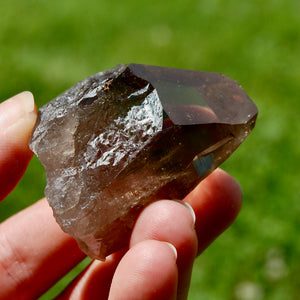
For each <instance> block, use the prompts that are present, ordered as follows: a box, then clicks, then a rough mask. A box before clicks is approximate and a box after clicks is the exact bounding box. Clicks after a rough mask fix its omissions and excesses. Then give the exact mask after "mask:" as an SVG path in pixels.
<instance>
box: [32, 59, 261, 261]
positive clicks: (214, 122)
mask: <svg viewBox="0 0 300 300" xmlns="http://www.w3.org/2000/svg"><path fill="white" fill-rule="evenodd" d="M256 116H257V108H256V106H255V105H254V104H253V102H252V101H251V100H250V99H249V97H248V96H247V94H246V93H245V92H244V91H243V89H242V88H241V87H240V86H239V84H238V83H237V82H236V81H234V80H232V79H230V78H228V77H225V76H223V75H221V74H216V73H207V72H199V71H189V70H180V69H172V68H163V67H155V66H147V65H138V64H130V65H119V66H117V67H116V68H114V69H112V70H109V71H105V72H100V73H98V74H96V75H93V76H90V77H88V78H86V79H84V80H83V81H81V82H79V83H77V84H76V85H75V86H74V87H72V88H71V89H69V90H67V91H66V92H65V93H63V94H62V95H60V96H58V97H57V98H55V99H54V100H52V101H51V102H49V103H48V104H46V105H45V106H43V107H42V108H41V109H40V110H39V118H38V121H37V124H36V127H35V129H34V131H33V133H32V136H31V141H30V147H31V149H32V150H33V151H34V152H35V153H36V154H37V156H38V157H39V159H40V160H41V162H42V163H43V165H44V166H45V169H46V172H47V186H46V189H45V194H46V196H47V198H48V201H49V203H50V205H51V207H52V208H53V212H54V216H55V218H56V220H57V222H58V223H59V224H60V226H61V227H62V229H63V230H64V231H65V232H67V233H69V234H70V235H71V236H73V237H74V238H75V239H76V240H77V242H78V244H79V245H80V247H81V249H82V250H83V251H85V252H86V253H87V254H88V255H89V256H91V257H92V258H98V259H104V258H105V257H106V256H107V255H109V254H111V253H113V252H114V251H116V250H118V249H120V248H122V247H124V246H126V245H127V243H128V239H129V237H130V233H131V230H132V227H133V225H134V222H135V220H136V217H137V215H138V214H139V213H140V212H141V210H142V209H143V207H145V206H146V205H147V204H148V203H150V202H151V201H154V200H158V199H162V198H171V199H181V198H183V197H184V196H185V195H186V194H187V193H188V192H189V191H191V190H192V189H193V188H194V187H195V185H196V184H197V183H198V182H199V181H200V180H202V179H203V178H204V177H206V176H207V175H208V174H209V173H210V172H211V171H212V170H214V169H215V168H216V167H217V166H218V165H220V164H221V163H222V162H223V161H224V160H225V159H226V158H227V157H228V156H229V155H230V154H231V153H232V152H233V151H234V150H235V149H236V148H237V147H238V145H239V144H240V143H241V142H242V141H243V140H244V139H245V138H246V136H247V135H248V134H249V132H250V131H251V130H252V128H253V127H254V124H255V120H256Z"/></svg>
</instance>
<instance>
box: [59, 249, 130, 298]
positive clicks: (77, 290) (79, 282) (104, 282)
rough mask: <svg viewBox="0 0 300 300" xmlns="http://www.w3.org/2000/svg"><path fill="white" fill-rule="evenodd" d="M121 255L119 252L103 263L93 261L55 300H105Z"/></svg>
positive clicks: (122, 253)
mask: <svg viewBox="0 0 300 300" xmlns="http://www.w3.org/2000/svg"><path fill="white" fill-rule="evenodd" d="M123 255H124V251H119V252H117V253H114V254H112V255H110V256H109V257H107V258H106V260H105V261H104V262H103V261H99V260H94V261H93V262H92V263H91V264H90V265H89V266H88V267H87V268H86V269H85V270H84V271H83V272H82V273H81V274H80V275H79V276H78V277H77V278H75V280H74V281H72V282H71V283H70V284H69V285H68V286H67V288H66V289H65V290H64V291H63V292H62V293H61V294H60V295H59V296H58V297H57V298H55V300H63V299H68V300H72V299H74V300H78V299H89V300H93V299H97V300H102V299H103V300H107V299H108V295H109V290H110V285H111V281H112V278H113V275H114V272H115V269H116V268H117V265H118V263H119V261H120V260H121V258H122V256H123Z"/></svg>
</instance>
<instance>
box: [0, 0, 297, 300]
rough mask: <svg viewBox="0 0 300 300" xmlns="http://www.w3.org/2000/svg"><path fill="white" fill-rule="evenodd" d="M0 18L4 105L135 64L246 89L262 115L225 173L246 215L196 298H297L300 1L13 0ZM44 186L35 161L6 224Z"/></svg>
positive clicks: (211, 254)
mask: <svg viewBox="0 0 300 300" xmlns="http://www.w3.org/2000/svg"><path fill="white" fill-rule="evenodd" d="M0 11H1V12H2V13H1V16H0V82H1V85H0V101H2V100H4V99H6V98H8V97H10V96H12V95H13V94H16V93H18V92H20V91H22V90H31V91H32V92H33V93H34V95H35V98H36V102H37V104H38V106H39V107H40V106H41V105H43V104H45V103H46V102H48V101H50V100H51V99H52V98H54V97H55V96H57V95H58V94H59V93H61V92H63V91H64V90H65V89H67V88H68V87H70V86H72V85H73V84H74V83H76V82H77V81H78V80H80V79H83V78H84V77H86V76H88V75H91V74H94V73H96V72H98V71H100V70H105V69H108V68H112V67H114V66H115V65H117V64H119V63H128V62H136V63H145V64H154V65H163V66H170V67H178V68H187V69H195V70H203V71H213V72H220V73H224V74H226V75H228V76H230V77H232V78H234V79H236V80H238V81H239V82H240V83H241V84H242V86H243V87H244V88H245V90H246V91H247V92H248V94H249V96H250V97H251V98H252V99H253V100H254V101H255V102H256V104H257V106H258V108H259V111H260V112H259V118H258V121H257V126H256V128H255V130H254V132H253V133H252V134H251V135H250V137H249V138H248V139H247V141H246V142H245V143H244V144H243V145H242V146H241V147H240V148H239V149H238V151H237V152H236V153H235V154H234V155H233V156H232V157H231V158H230V159H229V160H228V161H227V162H226V163H225V164H224V169H226V170H227V171H229V172H230V173H231V174H232V175H234V176H235V177H236V178H237V179H238V181H239V182H240V183H241V185H242V188H243V191H244V206H243V209H242V212H241V214H240V215H239V217H238V219H237V221H236V222H235V223H234V224H233V226H232V227H231V228H230V229H229V230H228V231H227V232H226V233H225V234H224V235H222V236H221V237H220V238H219V239H218V240H217V241H216V242H215V243H214V244H213V245H212V246H211V247H210V248H209V249H208V250H206V252H205V253H204V254H203V255H202V256H201V257H199V258H198V259H197V261H196V263H195V268H194V273H193V278H192V283H191V292H190V297H189V298H190V299H237V300H243V299H245V300H247V299H251V300H252V299H255V300H256V299H258V300H259V299H272V300H274V299H275V300H277V299H278V300H281V299H282V300H286V299H297V297H299V294H300V290H299V287H300V279H299V273H300V264H299V254H300V242H299V228H300V218H299V215H300V214H299V213H300V185H299V175H300V172H299V170H298V163H299V159H300V143H299V134H300V128H299V127H300V125H299V113H300V102H299V96H300V92H299V79H300V59H299V53H300V18H299V15H300V2H299V1H297V0H294V1H293V0H265V1H261V0H252V1H238V0H227V1H225V0H223V1H222V0H210V1H204V0H202V1H191V0H187V1H186V0H165V1H157V0H153V1H147V2H145V3H144V2H141V1H137V0H128V1H116V0H111V1H104V0H102V1H96V0H84V1H83V0H79V1H71V0H64V1H58V0H54V1H45V0H40V1H34V0H27V1H21V0H12V1H7V0H4V1H2V2H1V3H0ZM45 180H46V178H45V175H44V171H43V168H42V167H41V165H40V164H39V162H38V160H37V159H36V158H35V159H33V161H32V163H31V164H30V166H29V169H28V172H27V173H26V175H25V177H24V179H23V180H22V182H21V183H20V184H19V186H18V187H17V189H16V190H15V191H14V192H13V193H12V194H11V195H10V196H9V197H8V198H7V199H6V200H5V201H4V202H3V203H1V206H0V220H4V219H5V218H7V217H8V216H9V215H11V214H13V213H15V212H16V211H18V210H20V209H22V208H23V207H26V206H28V205H30V204H31V203H33V202H34V201H36V200H37V199H38V198H40V197H42V195H43V188H44V185H45ZM72 276H74V275H72ZM66 280H68V279H65V280H64V281H63V282H62V283H60V287H57V288H56V289H55V290H52V291H51V293H49V294H47V296H45V297H44V299H49V298H51V297H53V295H54V294H55V293H56V292H57V290H58V289H60V288H62V287H63V285H64V284H65V282H66ZM247 290H248V291H250V292H248V294H247V293H246V291H247ZM251 293H253V297H252V298H251V297H250V296H251Z"/></svg>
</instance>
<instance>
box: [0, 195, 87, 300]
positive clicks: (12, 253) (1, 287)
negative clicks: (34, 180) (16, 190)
mask: <svg viewBox="0 0 300 300" xmlns="http://www.w3.org/2000/svg"><path fill="white" fill-rule="evenodd" d="M83 258H84V254H83V253H82V252H81V251H80V250H79V248H78V246H77V243H76V242H75V240H74V239H73V238H71V237H70V236H69V235H67V234H65V233H64V232H62V230H61V229H60V227H59V226H58V224H57V223H56V222H55V220H54V218H53V215H52V210H51V209H50V207H49V206H48V203H47V201H46V199H43V200H40V201H38V202H37V203H35V204H33V205H32V206H30V207H28V208H27V209H25V210H23V211H21V212H20V213H18V214H16V215H14V216H12V217H11V218H9V219H7V220H6V221H4V222H3V223H2V224H0V278H1V280H0V299H36V298H38V296H40V295H42V294H43V293H44V292H45V291H46V290H48V289H49V288H50V287H51V286H52V285H53V284H54V283H56V281H58V280H59V279H60V278H61V277H62V276H63V275H65V274H66V273H67V272H68V271H70V270H71V269H72V268H73V267H74V266H76V265H77V264H78V263H79V262H80V261H81V260H82V259H83Z"/></svg>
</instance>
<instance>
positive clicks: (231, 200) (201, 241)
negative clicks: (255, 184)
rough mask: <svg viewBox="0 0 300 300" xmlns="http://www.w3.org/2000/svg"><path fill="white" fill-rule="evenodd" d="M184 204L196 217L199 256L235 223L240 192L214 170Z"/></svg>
mask: <svg viewBox="0 0 300 300" xmlns="http://www.w3.org/2000/svg"><path fill="white" fill-rule="evenodd" d="M184 200H185V201H186V202H188V203H189V204H190V205H191V206H192V207H193V209H194V211H195V214H196V225H195V228H196V231H197V236H198V253H201V252H202V251H204V250H205V249H206V248H207V247H208V246H209V244H211V243H212V242H213V241H214V240H215V239H216V238H217V237H218V236H219V235H220V234H221V233H222V232H223V231H224V230H225V229H226V228H228V227H229V226H230V225H231V224H232V222H233V221H234V220H235V218H236V216H237V215H238V213H239V211H240V209H241V205H242V191H241V187H240V185H239V184H238V183H237V181H236V180H235V179H234V178H233V177H231V176H230V175H229V174H227V173H226V172H225V171H223V170H221V169H217V170H215V171H214V172H213V173H212V174H211V175H209V176H208V177H207V178H206V179H205V180H203V181H202V182H200V184H199V185H198V186H197V187H196V188H195V189H194V190H193V191H192V192H191V193H190V194H189V195H187V196H186V198H185V199H184Z"/></svg>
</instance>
